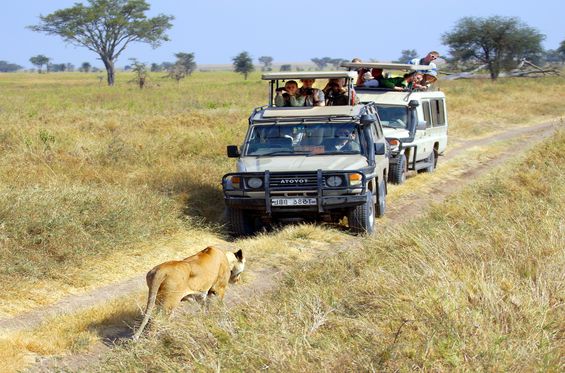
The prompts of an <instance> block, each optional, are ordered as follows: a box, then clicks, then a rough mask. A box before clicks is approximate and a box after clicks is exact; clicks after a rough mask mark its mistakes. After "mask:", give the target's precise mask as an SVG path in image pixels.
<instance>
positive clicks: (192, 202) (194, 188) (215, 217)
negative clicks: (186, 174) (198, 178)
mask: <svg viewBox="0 0 565 373" xmlns="http://www.w3.org/2000/svg"><path fill="white" fill-rule="evenodd" d="M182 190H184V192H182V193H181V194H180V196H181V198H182V205H183V209H182V213H183V215H184V216H187V217H190V218H195V219H196V220H198V221H201V222H202V223H203V224H204V225H207V226H216V227H217V226H219V225H221V224H223V212H224V195H223V193H222V190H221V188H220V187H219V186H211V185H206V184H200V183H186V184H185V185H184V186H183V189H182Z"/></svg>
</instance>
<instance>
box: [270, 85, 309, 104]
mask: <svg viewBox="0 0 565 373" xmlns="http://www.w3.org/2000/svg"><path fill="white" fill-rule="evenodd" d="M276 92H277V95H276V96H275V106H277V107H285V106H287V107H288V106H293V107H295V106H304V101H305V100H306V97H305V96H302V95H300V94H299V93H298V83H296V81H294V80H289V81H288V82H286V84H285V85H284V88H277V90H276Z"/></svg>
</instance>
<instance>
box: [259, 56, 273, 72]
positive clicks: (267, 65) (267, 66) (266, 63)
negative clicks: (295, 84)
mask: <svg viewBox="0 0 565 373" xmlns="http://www.w3.org/2000/svg"><path fill="white" fill-rule="evenodd" d="M258 60H259V62H261V63H262V64H263V67H262V68H261V71H271V70H273V57H271V56H261V57H259V58H258Z"/></svg>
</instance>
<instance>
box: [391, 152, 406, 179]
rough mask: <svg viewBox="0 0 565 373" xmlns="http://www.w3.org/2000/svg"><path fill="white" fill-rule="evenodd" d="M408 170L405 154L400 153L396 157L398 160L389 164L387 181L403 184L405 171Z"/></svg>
mask: <svg viewBox="0 0 565 373" xmlns="http://www.w3.org/2000/svg"><path fill="white" fill-rule="evenodd" d="M407 172H408V161H407V160H406V154H401V155H400V156H399V157H398V162H396V163H391V164H390V170H389V173H388V181H390V182H391V183H393V184H404V182H405V181H406V173H407Z"/></svg>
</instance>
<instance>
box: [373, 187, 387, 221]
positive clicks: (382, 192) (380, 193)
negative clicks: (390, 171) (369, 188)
mask: <svg viewBox="0 0 565 373" xmlns="http://www.w3.org/2000/svg"><path fill="white" fill-rule="evenodd" d="M385 210H386V181H384V179H383V180H381V182H380V183H379V186H378V188H377V203H376V205H375V216H376V217H377V218H382V217H383V216H384V215H385Z"/></svg>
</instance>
